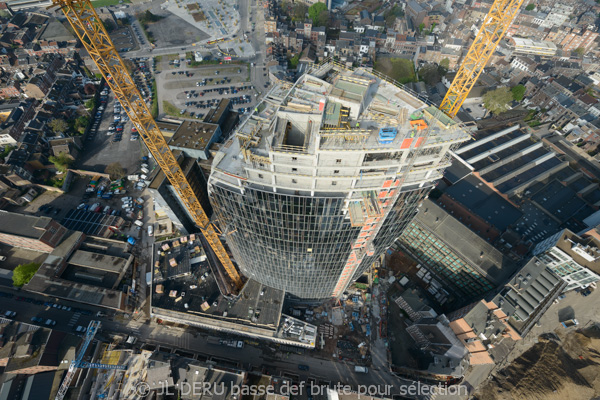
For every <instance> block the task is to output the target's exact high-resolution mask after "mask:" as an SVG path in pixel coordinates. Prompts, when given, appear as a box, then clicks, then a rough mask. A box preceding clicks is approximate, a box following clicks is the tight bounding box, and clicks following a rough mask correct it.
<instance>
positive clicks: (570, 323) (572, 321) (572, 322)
mask: <svg viewBox="0 0 600 400" xmlns="http://www.w3.org/2000/svg"><path fill="white" fill-rule="evenodd" d="M560 324H561V325H562V326H564V327H565V328H569V327H571V326H577V325H579V321H577V320H576V319H575V318H573V319H569V320H567V321H563V322H561V323H560Z"/></svg>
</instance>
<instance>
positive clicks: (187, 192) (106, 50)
mask: <svg viewBox="0 0 600 400" xmlns="http://www.w3.org/2000/svg"><path fill="white" fill-rule="evenodd" d="M53 4H54V6H59V7H60V8H61V9H62V11H63V12H64V14H65V16H66V17H67V20H68V21H69V24H70V25H71V26H72V27H73V30H74V31H75V34H76V35H77V37H78V38H79V40H80V41H81V43H82V44H83V46H84V47H85V49H86V50H87V52H88V54H89V56H90V57H91V58H92V60H93V61H94V62H95V63H96V65H97V66H98V69H99V70H100V72H101V73H102V76H103V77H104V79H105V80H106V82H107V83H108V85H109V86H110V88H111V90H112V91H113V93H114V94H115V96H116V98H117V99H118V100H119V102H120V103H121V105H122V106H123V108H124V109H125V112H126V113H127V115H128V116H129V118H130V119H131V121H132V122H133V124H134V125H135V126H136V128H137V129H138V131H139V132H140V135H141V136H142V138H143V140H144V143H145V144H146V146H147V147H148V150H150V153H151V154H152V156H153V157H154V159H155V160H156V162H157V164H158V166H159V167H160V168H161V170H162V171H163V173H164V174H165V175H166V177H167V179H168V180H169V182H170V183H171V185H172V186H173V188H174V189H175V190H176V191H177V193H178V194H179V198H180V199H181V201H182V202H183V204H184V205H185V207H186V209H187V211H188V213H189V214H190V215H191V217H192V219H193V220H194V222H195V223H196V225H198V227H199V228H200V230H201V231H202V234H203V235H204V237H205V238H206V240H207V242H208V243H209V245H210V246H211V248H212V249H213V251H214V252H215V254H216V255H217V257H218V258H219V260H220V261H221V264H222V265H223V267H224V268H225V271H226V273H227V275H228V276H229V278H230V279H231V282H232V283H233V285H234V286H235V287H236V288H237V289H239V288H241V286H242V280H241V277H240V275H239V274H238V272H237V270H236V268H235V266H234V265H233V262H232V261H231V259H230V258H229V255H228V254H227V252H226V251H225V248H224V247H223V244H222V243H221V241H220V239H219V237H218V235H217V232H216V231H215V228H214V226H213V225H212V224H211V223H210V220H209V218H208V216H207V215H206V213H205V212H204V210H203V209H202V206H201V204H200V201H199V200H198V198H197V197H196V194H195V193H194V191H193V190H192V188H191V186H190V184H189V182H188V180H187V178H186V176H185V174H184V173H183V170H182V169H181V167H180V165H179V163H178V162H177V160H176V159H175V156H174V155H173V153H172V152H171V149H170V148H169V146H168V145H167V142H166V141H165V139H164V137H163V135H162V133H161V131H160V129H159V128H158V125H157V124H156V121H155V120H154V118H153V117H152V114H151V113H150V110H149V109H148V106H147V105H146V103H145V101H144V99H143V98H142V96H141V94H140V92H139V90H138V89H137V87H136V85H135V83H134V81H133V79H132V78H131V76H130V75H129V73H128V71H127V68H126V67H125V64H124V63H123V60H122V59H121V57H120V56H119V53H118V52H117V50H116V49H115V46H114V45H113V43H112V40H111V39H110V37H109V36H108V33H107V32H106V29H105V28H104V25H103V24H102V21H101V19H100V17H98V14H96V11H95V10H94V7H93V6H92V4H91V3H90V1H89V0H53Z"/></svg>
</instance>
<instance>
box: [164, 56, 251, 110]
mask: <svg viewBox="0 0 600 400" xmlns="http://www.w3.org/2000/svg"><path fill="white" fill-rule="evenodd" d="M178 64H180V65H182V66H179V67H178V66H177V65H178ZM185 64H186V61H185V60H181V59H179V63H177V62H175V61H174V60H168V59H164V60H162V61H161V65H160V66H159V69H160V70H161V71H163V72H161V73H160V74H159V75H158V77H157V84H158V95H159V98H158V100H159V105H160V106H161V107H162V104H163V101H168V102H169V103H171V104H173V105H174V106H175V107H177V109H179V110H181V111H184V112H187V113H188V115H191V116H196V118H202V117H203V116H204V114H206V112H207V111H208V109H209V108H210V107H212V106H216V105H217V104H218V102H219V101H220V100H221V99H222V98H229V99H231V101H232V103H233V109H234V110H236V111H238V112H242V113H243V112H247V111H249V110H250V109H251V108H252V107H253V105H254V104H255V103H256V96H255V95H256V93H257V91H256V90H255V88H254V86H253V85H252V84H251V83H250V82H249V81H248V68H249V67H248V65H247V64H230V65H209V66H202V67H197V68H190V67H188V66H186V65H185ZM162 111H163V112H164V110H162ZM198 115H200V116H198Z"/></svg>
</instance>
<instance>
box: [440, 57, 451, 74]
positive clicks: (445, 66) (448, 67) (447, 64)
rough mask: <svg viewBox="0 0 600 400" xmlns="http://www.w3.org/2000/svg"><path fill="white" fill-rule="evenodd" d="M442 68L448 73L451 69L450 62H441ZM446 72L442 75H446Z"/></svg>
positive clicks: (445, 60)
mask: <svg viewBox="0 0 600 400" xmlns="http://www.w3.org/2000/svg"><path fill="white" fill-rule="evenodd" d="M440 68H443V69H444V70H445V71H446V72H448V70H449V69H450V60H449V59H447V58H444V59H443V60H442V61H440ZM446 72H444V73H443V74H442V75H446Z"/></svg>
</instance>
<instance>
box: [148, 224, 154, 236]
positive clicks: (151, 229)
mask: <svg viewBox="0 0 600 400" xmlns="http://www.w3.org/2000/svg"><path fill="white" fill-rule="evenodd" d="M153 235H154V225H148V236H153Z"/></svg>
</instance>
